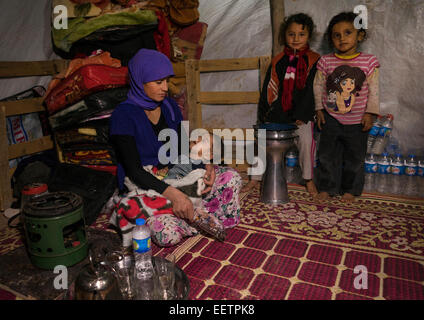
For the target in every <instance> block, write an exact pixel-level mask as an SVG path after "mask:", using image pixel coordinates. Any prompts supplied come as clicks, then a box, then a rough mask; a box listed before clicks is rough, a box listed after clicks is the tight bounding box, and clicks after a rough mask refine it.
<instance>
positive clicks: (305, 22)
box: [278, 13, 315, 45]
mask: <svg viewBox="0 0 424 320" xmlns="http://www.w3.org/2000/svg"><path fill="white" fill-rule="evenodd" d="M292 23H297V24H300V25H302V26H303V27H304V28H306V29H307V30H308V32H309V40H310V39H311V38H312V35H313V33H314V28H315V26H314V21H313V20H312V18H311V17H310V16H308V15H307V14H304V13H298V14H294V15H291V16H289V17H287V18H285V19H284V22H283V23H282V24H281V27H280V33H279V35H278V42H279V43H280V45H286V31H287V29H288V28H289V26H290V25H291V24H292Z"/></svg>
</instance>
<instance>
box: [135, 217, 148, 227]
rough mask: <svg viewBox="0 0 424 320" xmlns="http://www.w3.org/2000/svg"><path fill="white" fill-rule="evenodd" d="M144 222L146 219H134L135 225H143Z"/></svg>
mask: <svg viewBox="0 0 424 320" xmlns="http://www.w3.org/2000/svg"><path fill="white" fill-rule="evenodd" d="M145 223H146V220H144V219H141V218H140V219H137V220H135V225H136V226H143V225H144V224H145Z"/></svg>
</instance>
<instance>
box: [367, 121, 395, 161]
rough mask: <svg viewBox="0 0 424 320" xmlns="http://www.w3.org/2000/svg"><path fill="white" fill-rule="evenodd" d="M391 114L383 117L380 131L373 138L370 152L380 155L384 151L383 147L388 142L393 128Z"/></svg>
mask: <svg viewBox="0 0 424 320" xmlns="http://www.w3.org/2000/svg"><path fill="white" fill-rule="evenodd" d="M393 119H394V118H393V116H392V115H391V114H389V115H387V116H386V117H384V118H383V120H382V124H381V128H380V131H379V133H378V136H377V138H376V140H375V143H374V147H373V148H372V153H374V154H377V155H380V154H382V153H383V152H384V148H385V147H386V145H387V144H388V142H389V139H390V136H391V134H392V129H393Z"/></svg>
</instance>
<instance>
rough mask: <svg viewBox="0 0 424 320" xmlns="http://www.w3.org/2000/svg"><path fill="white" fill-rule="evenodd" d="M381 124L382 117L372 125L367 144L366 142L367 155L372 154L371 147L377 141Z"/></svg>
mask: <svg viewBox="0 0 424 320" xmlns="http://www.w3.org/2000/svg"><path fill="white" fill-rule="evenodd" d="M382 122H383V117H382V116H378V117H377V119H376V120H375V121H374V125H373V126H372V128H371V130H370V132H369V134H368V142H367V153H369V154H370V153H372V150H373V146H374V143H375V140H376V139H377V136H378V134H379V133H380V128H381V123H382Z"/></svg>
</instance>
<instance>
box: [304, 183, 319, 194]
mask: <svg viewBox="0 0 424 320" xmlns="http://www.w3.org/2000/svg"><path fill="white" fill-rule="evenodd" d="M306 191H308V192H309V194H311V195H312V196H314V197H315V196H317V195H318V190H317V187H316V186H315V183H314V181H313V180H306Z"/></svg>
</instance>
